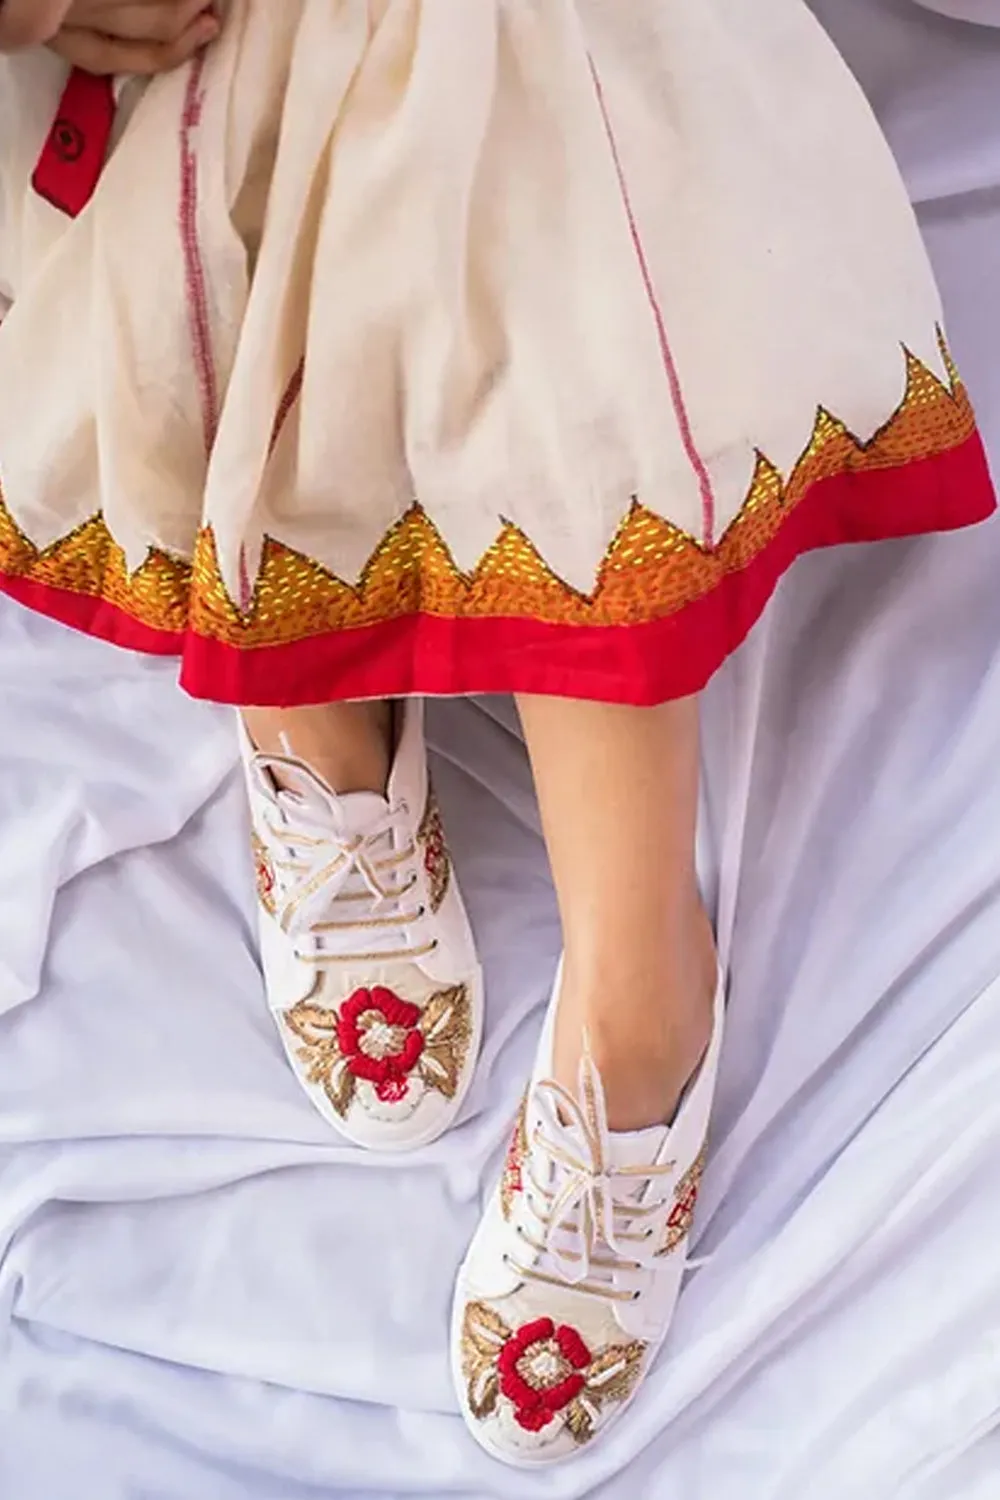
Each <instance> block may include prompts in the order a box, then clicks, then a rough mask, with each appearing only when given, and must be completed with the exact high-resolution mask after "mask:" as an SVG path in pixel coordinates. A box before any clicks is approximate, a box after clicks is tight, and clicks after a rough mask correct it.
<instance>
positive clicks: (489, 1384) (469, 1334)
mask: <svg viewBox="0 0 1000 1500" xmlns="http://www.w3.org/2000/svg"><path fill="white" fill-rule="evenodd" d="M646 1351H647V1345H646V1344H645V1343H643V1342H642V1340H640V1339H634V1340H632V1341H631V1342H630V1343H627V1344H609V1345H606V1346H605V1347H604V1348H601V1349H599V1350H598V1351H597V1352H596V1353H593V1352H592V1351H591V1350H590V1349H589V1348H588V1347H587V1345H586V1344H585V1343H584V1341H583V1339H582V1338H581V1336H580V1334H579V1333H578V1332H577V1330H576V1329H574V1328H571V1327H567V1326H566V1325H565V1324H564V1325H561V1326H559V1327H556V1325H555V1324H554V1323H553V1321H552V1319H550V1318H540V1319H537V1320H536V1321H535V1322H533V1323H528V1324H525V1325H524V1326H523V1327H521V1328H519V1329H513V1328H510V1327H508V1325H507V1324H506V1323H505V1322H504V1320H503V1318H502V1317H501V1316H500V1315H499V1313H497V1312H496V1311H495V1310H494V1309H493V1308H492V1307H491V1306H490V1305H489V1303H487V1302H470V1303H468V1304H467V1305H466V1308H465V1311H464V1314H463V1317H462V1332H461V1348H460V1354H461V1363H462V1374H463V1376H464V1378H465V1389H466V1399H467V1401H468V1405H469V1410H470V1411H471V1413H472V1415H473V1416H474V1417H475V1418H476V1420H477V1421H481V1422H482V1421H486V1420H487V1419H488V1418H489V1417H492V1416H494V1415H495V1414H497V1411H498V1408H499V1406H500V1402H501V1401H506V1402H507V1403H508V1406H509V1408H510V1410H511V1413H512V1415H513V1418H514V1421H515V1422H516V1423H517V1424H518V1425H519V1426H520V1427H521V1428H522V1429H523V1430H524V1431H525V1432H531V1433H535V1432H542V1431H544V1430H545V1428H547V1427H548V1426H549V1425H550V1424H552V1425H555V1426H557V1427H562V1428H565V1430H566V1431H567V1432H569V1434H570V1436H571V1437H572V1438H573V1441H574V1442H575V1443H577V1444H579V1445H582V1444H584V1443H587V1442H589V1441H590V1439H591V1438H592V1437H593V1436H594V1435H595V1432H596V1431H597V1425H598V1422H599V1420H600V1417H601V1416H602V1414H603V1412H604V1409H605V1408H606V1407H610V1406H620V1405H622V1404H624V1403H625V1402H626V1401H628V1400H629V1399H630V1397H631V1396H632V1394H633V1393H634V1391H635V1388H636V1386H637V1385H638V1383H639V1380H640V1378H641V1376H642V1371H643V1366H644V1363H645V1358H646ZM539 1397H541V1399H538V1398H539Z"/></svg>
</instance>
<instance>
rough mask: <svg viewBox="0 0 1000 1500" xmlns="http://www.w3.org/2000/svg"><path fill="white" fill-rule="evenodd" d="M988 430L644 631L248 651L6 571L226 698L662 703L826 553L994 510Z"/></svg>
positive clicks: (12, 590)
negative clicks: (782, 584) (168, 659)
mask: <svg viewBox="0 0 1000 1500" xmlns="http://www.w3.org/2000/svg"><path fill="white" fill-rule="evenodd" d="M995 504H996V501H995V497H994V492H993V486H992V483H991V480H990V475H989V469H988V465H987V461H986V455H985V453H984V451H983V446H982V442H981V440H980V438H979V436H978V434H975V433H974V434H973V435H972V436H970V437H969V438H968V439H966V440H965V441H964V442H963V443H961V444H960V445H959V446H958V447H955V448H951V449H949V450H947V451H946V452H943V453H938V454H935V455H934V456H932V457H929V458H926V459H921V460H916V461H914V462H911V463H908V464H904V465H901V466H900V467H899V468H895V469H873V470H867V471H859V472H845V473H840V474H836V475H833V476H831V477H830V478H827V479H823V480H820V481H818V482H817V483H816V484H815V485H813V486H812V488H811V489H810V490H809V492H808V493H807V494H806V495H804V496H803V497H802V499H801V500H800V501H799V502H798V503H797V504H796V505H795V506H794V508H792V509H791V510H790V511H789V513H788V515H787V517H786V519H785V521H784V523H783V524H782V526H781V528H780V530H779V531H778V533H777V534H776V536H775V537H774V538H773V539H772V541H771V542H770V543H769V544H768V545H767V546H766V547H765V548H764V549H763V550H762V551H761V552H759V553H758V554H757V555H756V556H755V557H754V558H752V559H751V561H749V562H748V563H747V564H746V565H745V566H744V567H743V568H740V569H739V570H738V571H735V572H733V573H730V574H727V575H726V576H725V577H724V578H723V579H722V580H721V582H720V583H719V584H718V585H717V586H716V587H715V588H714V589H713V590H712V591H711V593H709V594H706V595H704V596H703V597H702V598H700V599H698V600H696V601H695V602H693V603H691V604H688V605H686V606H684V607H683V608H682V609H679V610H677V611H676V612H675V613H674V614H670V615H666V616H664V617H662V618H659V619H654V620H649V621H645V622H643V623H641V624H638V625H601V626H594V625H558V624H551V623H545V622H542V621H535V620H530V619H518V618H502V617H500V618H486V619H484V618H443V617H440V616H435V615H430V614H417V615H410V616H406V617H403V618H400V619H393V620H385V621H382V622H380V623H378V624H375V625H366V626H359V627H356V628H353V629H347V630H339V631H336V632H331V633H329V634H327V635H322V636H316V637H311V638H309V639H305V640H301V641H296V642H292V643H290V644H285V645H278V646H261V647H255V648H239V647H234V646H230V645H227V644H224V643H223V642H221V641H218V640H215V639H211V638H209V637H207V636H203V635H199V634H196V633H195V632H193V631H187V632H183V631H182V632H176V633H174V632H170V631H163V630H156V629H153V628H151V627H150V626H148V625H143V624H140V623H139V622H138V621H137V620H135V619H134V618H133V617H132V616H130V615H129V614H127V613H126V612H125V611H123V610H121V609H118V608H117V607H115V606H114V605H111V604H109V603H108V602H107V601H106V600H103V599H100V598H95V597H93V596H90V595H86V594H78V593H73V592H71V591H69V590H67V589H61V588H57V587H53V586H50V585H47V584H41V583H38V582H36V581H34V580H30V579H25V578H21V577H18V576H14V575H7V574H3V573H0V591H2V592H4V593H6V594H8V595H9V596H10V597H11V598H13V599H16V600H17V601H18V602H19V603H21V604H24V605H27V606H28V607H29V608H30V609H33V610H36V611H38V612H39V613H41V614H44V615H48V616H50V617H51V618H52V619H55V620H59V621H61V622H62V623H63V624H64V625H69V626H71V627H73V628H74V629H77V630H81V631H84V632H86V633H87V634H89V635H93V636H97V637H99V638H100V639H102V640H105V641H110V642H111V643H112V644H114V645H116V646H123V647H125V648H127V649H129V650H133V651H140V652H145V653H148V654H152V655H157V656H177V657H179V658H180V661H181V673H180V680H181V685H182V686H183V687H184V688H185V689H186V690H187V691H188V692H189V693H190V694H191V695H192V696H193V697H196V698H205V699H210V700H212V701H214V702H217V703H230V704H242V705H256V706H260V707H294V706H300V705H303V704H310V703H323V702H331V701H335V700H345V699H363V698H396V697H406V696H410V695H421V696H428V697H460V696H468V695H472V694H479V693H523V694H535V695H538V696H544V697H559V698H582V699H589V700H592V701H596V702H608V703H622V704H633V705H636V706H650V705H653V704H656V703H662V702H666V701H667V700H669V699H673V698H683V697H687V696H690V695H691V694H694V693H697V692H699V691H700V690H701V689H702V688H703V687H704V686H705V684H706V683H707V682H708V680H709V678H711V677H712V675H713V674H714V673H715V672H716V671H717V669H718V668H719V667H720V666H721V665H722V663H723V662H724V661H725V660H726V658H727V657H728V656H730V655H731V654H732V652H733V651H735V649H736V648H737V646H739V645H740V644H741V642H742V641H743V640H744V639H745V637H746V636H747V634H748V633H749V631H750V629H751V628H752V626H753V625H754V624H755V622H756V620H757V619H758V618H759V616H760V614H761V612H762V610H763V609H764V606H765V605H766V604H767V601H768V599H769V598H770V597H771V595H772V593H773V592H774V590H775V588H776V586H777V584H778V582H779V580H780V578H781V576H782V574H783V573H784V572H785V571H786V570H787V569H788V568H789V566H790V565H791V564H792V563H793V562H794V560H795V559H796V557H798V556H800V555H801V554H803V553H805V552H810V551H814V550H816V549H817V548H820V547H832V546H838V545H840V544H843V543H853V542H875V541H883V540H888V539H890V538H893V537H905V536H913V535H917V534H920V533H924V532H933V531H950V530H955V529H958V528H959V527H963V526H969V525H973V524H975V523H977V522H980V521H984V520H986V519H987V517H988V516H989V515H990V514H991V513H992V512H993V510H994V508H995Z"/></svg>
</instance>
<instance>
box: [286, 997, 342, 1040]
mask: <svg viewBox="0 0 1000 1500" xmlns="http://www.w3.org/2000/svg"><path fill="white" fill-rule="evenodd" d="M284 1020H285V1025H286V1026H287V1027H288V1029H289V1031H293V1032H294V1033H295V1035H296V1036H297V1037H299V1038H300V1040H302V1041H303V1042H313V1041H314V1037H313V1035H312V1033H313V1032H316V1031H319V1032H321V1033H322V1032H327V1033H328V1032H333V1033H336V1030H337V1012H336V1011H335V1010H327V1009H326V1008H325V1007H324V1006H322V1005H310V1004H308V1003H307V1002H306V1001H305V1000H302V1001H300V1002H299V1004H298V1005H295V1006H293V1007H292V1009H291V1010H286V1011H285V1013H284Z"/></svg>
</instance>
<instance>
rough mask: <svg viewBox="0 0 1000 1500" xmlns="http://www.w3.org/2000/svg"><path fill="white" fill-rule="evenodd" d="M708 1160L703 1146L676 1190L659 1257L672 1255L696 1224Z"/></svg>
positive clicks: (705, 1147)
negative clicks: (696, 1211)
mask: <svg viewBox="0 0 1000 1500" xmlns="http://www.w3.org/2000/svg"><path fill="white" fill-rule="evenodd" d="M707 1158H708V1148H707V1146H702V1148H701V1150H700V1151H699V1153H698V1155H697V1156H696V1157H695V1160H694V1163H693V1164H692V1166H691V1167H690V1168H689V1169H688V1171H687V1172H685V1174H684V1176H683V1177H682V1178H681V1180H680V1182H679V1183H678V1184H677V1186H676V1187H675V1188H674V1207H673V1209H672V1210H671V1213H670V1216H669V1218H668V1219H667V1234H666V1239H665V1240H664V1242H663V1244H662V1245H661V1246H660V1248H659V1250H658V1251H657V1252H656V1253H657V1255H672V1254H673V1252H674V1251H675V1250H676V1249H677V1248H678V1246H679V1245H680V1244H682V1243H683V1241H684V1240H686V1239H687V1237H688V1235H689V1234H690V1233H691V1226H692V1225H693V1224H694V1211H695V1208H696V1207H697V1205H698V1193H699V1191H700V1189H701V1179H702V1177H703V1176H704V1175H705V1163H706V1160H707Z"/></svg>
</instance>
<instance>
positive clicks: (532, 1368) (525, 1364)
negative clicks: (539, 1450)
mask: <svg viewBox="0 0 1000 1500" xmlns="http://www.w3.org/2000/svg"><path fill="white" fill-rule="evenodd" d="M592 1363H593V1356H592V1354H591V1352H590V1350H589V1349H588V1348H587V1345H586V1344H585V1343H584V1341H583V1339H582V1338H581V1337H580V1335H579V1334H578V1333H577V1331H576V1329H575V1328H570V1327H569V1326H568V1325H566V1324H562V1325H561V1326H560V1327H558V1328H557V1327H556V1325H555V1324H554V1323H553V1321H552V1319H551V1318H537V1319H536V1320H535V1321H534V1322H533V1323H525V1324H523V1326H522V1327H520V1328H519V1329H518V1330H517V1332H516V1333H512V1334H511V1336H510V1338H509V1339H508V1340H507V1342H506V1343H505V1344H504V1346H503V1348H502V1349H501V1350H500V1353H499V1355H498V1357H497V1369H498V1371H499V1373H500V1389H501V1391H502V1392H503V1394H504V1395H505V1396H506V1397H507V1400H508V1401H510V1402H511V1403H512V1405H513V1407H514V1417H515V1420H516V1421H517V1422H518V1424H519V1425H520V1426H521V1427H523V1428H524V1430H525V1431H526V1432H541V1430H542V1428H543V1427H547V1426H548V1424H549V1423H550V1422H551V1421H552V1419H553V1418H554V1417H555V1416H557V1415H558V1413H559V1412H561V1411H563V1410H564V1408H565V1407H567V1406H569V1404H570V1402H571V1401H575V1400H576V1398H577V1396H579V1395H580V1393H581V1391H582V1390H583V1388H584V1385H585V1384H586V1382H585V1380H584V1377H583V1375H582V1374H581V1373H580V1372H581V1371H582V1370H586V1369H587V1368H588V1367H589V1366H590V1365H591V1364H592Z"/></svg>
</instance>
